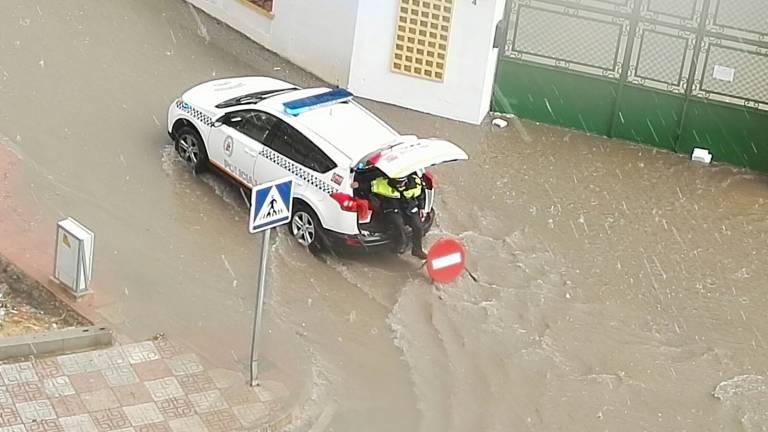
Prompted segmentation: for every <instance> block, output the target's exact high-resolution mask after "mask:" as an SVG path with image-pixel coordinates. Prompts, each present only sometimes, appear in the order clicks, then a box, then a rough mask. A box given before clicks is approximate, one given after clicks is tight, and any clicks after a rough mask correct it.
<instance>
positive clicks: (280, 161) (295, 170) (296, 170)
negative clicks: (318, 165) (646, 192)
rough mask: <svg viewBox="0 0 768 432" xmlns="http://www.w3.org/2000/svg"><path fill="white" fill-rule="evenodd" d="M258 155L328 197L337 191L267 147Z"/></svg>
mask: <svg viewBox="0 0 768 432" xmlns="http://www.w3.org/2000/svg"><path fill="white" fill-rule="evenodd" d="M259 155H261V156H262V157H264V158H265V159H266V160H268V161H270V162H272V163H274V164H275V165H277V166H279V167H280V168H282V169H284V170H286V171H288V172H289V173H291V174H292V175H293V176H294V177H298V178H300V179H302V180H304V181H305V182H307V183H308V184H310V185H312V186H313V187H315V188H317V189H319V190H320V191H322V192H324V193H327V194H329V195H330V194H332V193H334V192H338V189H336V188H334V187H333V186H331V185H330V184H328V183H327V182H325V181H324V180H322V179H319V178H317V176H315V175H313V174H311V173H310V172H309V171H307V170H305V169H304V168H302V167H301V166H300V165H299V164H297V163H296V162H294V161H292V160H290V159H288V158H287V157H285V156H283V155H281V154H280V153H278V152H276V151H274V150H272V149H270V148H268V147H263V148H262V149H261V151H260V152H259Z"/></svg>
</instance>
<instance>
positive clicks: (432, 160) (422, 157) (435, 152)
mask: <svg viewBox="0 0 768 432" xmlns="http://www.w3.org/2000/svg"><path fill="white" fill-rule="evenodd" d="M467 159H469V156H467V154H466V153H465V152H464V150H462V149H460V148H459V147H458V146H457V145H456V144H454V143H452V142H450V141H445V140H441V139H435V138H429V139H423V138H422V139H419V138H416V137H414V136H404V137H402V139H401V140H398V142H396V143H395V144H392V145H389V146H386V147H384V148H383V149H380V150H377V151H376V152H374V153H372V154H370V155H368V156H366V157H365V158H363V159H362V160H361V161H360V162H359V163H358V164H357V168H358V169H362V168H366V167H373V166H375V167H376V168H378V169H379V170H381V172H383V173H384V174H385V175H386V176H388V177H390V178H397V177H405V176H407V175H408V174H410V173H413V172H417V171H420V170H423V169H425V168H429V167H431V166H435V165H439V164H442V163H446V162H452V161H458V160H467Z"/></svg>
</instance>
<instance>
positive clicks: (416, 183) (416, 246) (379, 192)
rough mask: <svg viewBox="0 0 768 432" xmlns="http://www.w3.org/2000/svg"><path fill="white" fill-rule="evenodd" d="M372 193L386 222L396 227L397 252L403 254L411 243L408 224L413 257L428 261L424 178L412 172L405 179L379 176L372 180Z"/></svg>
mask: <svg viewBox="0 0 768 432" xmlns="http://www.w3.org/2000/svg"><path fill="white" fill-rule="evenodd" d="M371 193H372V194H373V196H374V197H375V198H377V199H378V200H379V201H380V202H381V207H382V209H383V210H384V217H385V219H386V221H387V222H388V223H389V224H390V225H391V226H393V227H394V228H395V232H396V234H397V236H398V237H397V242H396V243H395V246H396V252H397V253H403V252H404V251H405V246H406V245H407V244H408V237H407V234H406V230H405V225H408V226H410V227H411V229H412V230H413V239H412V242H411V244H412V248H411V255H413V256H415V257H417V258H421V259H426V258H427V254H426V253H425V252H424V248H423V245H422V243H423V239H424V226H423V225H422V220H423V219H424V204H425V196H424V185H423V182H422V180H421V178H420V177H419V176H418V175H417V174H416V173H412V174H410V175H408V176H406V177H401V178H395V179H393V178H389V177H377V178H376V179H374V180H373V181H371Z"/></svg>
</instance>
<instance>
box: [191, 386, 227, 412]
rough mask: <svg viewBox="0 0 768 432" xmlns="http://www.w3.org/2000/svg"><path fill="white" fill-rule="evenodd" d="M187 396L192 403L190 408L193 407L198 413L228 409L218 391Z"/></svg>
mask: <svg viewBox="0 0 768 432" xmlns="http://www.w3.org/2000/svg"><path fill="white" fill-rule="evenodd" d="M187 396H188V397H189V400H190V402H192V406H193V407H195V411H197V412H198V413H207V412H210V411H216V410H222V409H225V408H229V407H228V405H227V402H226V401H225V400H224V397H223V396H222V395H221V392H220V391H219V390H211V391H207V392H204V393H195V394H190V395H187Z"/></svg>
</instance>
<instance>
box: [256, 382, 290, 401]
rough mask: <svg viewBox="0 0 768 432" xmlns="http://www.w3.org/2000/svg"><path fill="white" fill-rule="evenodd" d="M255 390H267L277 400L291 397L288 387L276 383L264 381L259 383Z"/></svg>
mask: <svg viewBox="0 0 768 432" xmlns="http://www.w3.org/2000/svg"><path fill="white" fill-rule="evenodd" d="M257 388H261V389H266V390H268V391H269V392H270V393H271V394H272V395H274V397H275V399H277V400H284V399H288V397H290V395H291V392H290V391H289V390H288V387H286V386H285V384H283V383H281V382H278V381H271V380H264V381H262V382H261V385H260V386H259V387H257ZM262 400H269V399H262Z"/></svg>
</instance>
